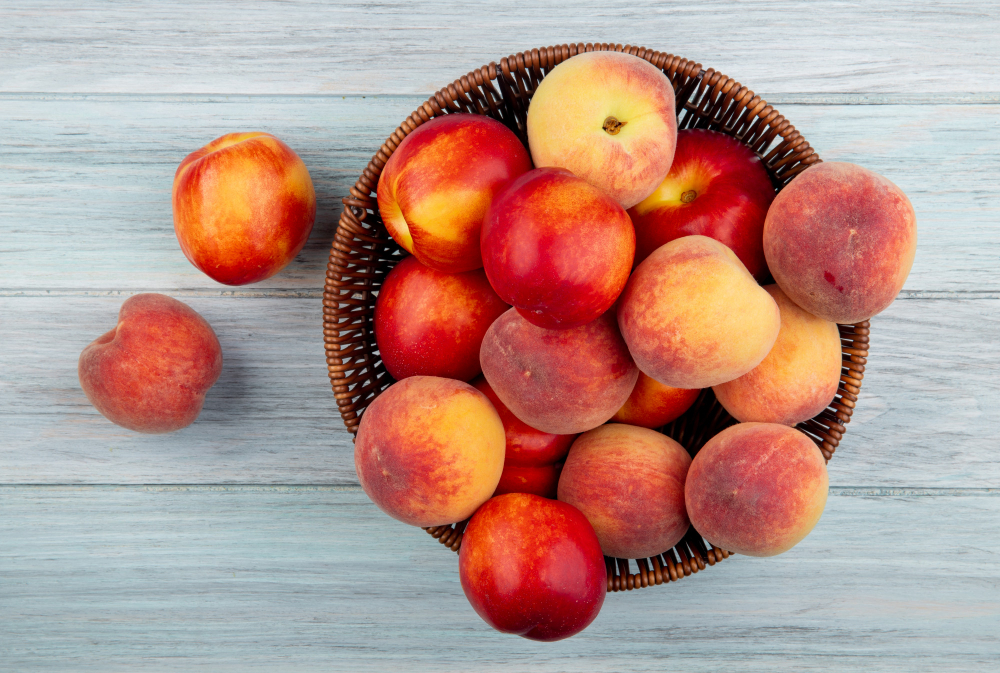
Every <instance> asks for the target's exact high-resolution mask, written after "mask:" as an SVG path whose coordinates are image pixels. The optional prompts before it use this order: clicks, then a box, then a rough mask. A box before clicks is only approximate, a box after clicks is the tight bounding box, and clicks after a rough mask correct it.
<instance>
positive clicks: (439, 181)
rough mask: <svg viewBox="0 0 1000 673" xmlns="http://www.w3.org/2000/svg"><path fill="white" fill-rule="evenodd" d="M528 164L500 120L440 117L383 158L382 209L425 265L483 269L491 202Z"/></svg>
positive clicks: (389, 223) (393, 230) (395, 233)
mask: <svg viewBox="0 0 1000 673" xmlns="http://www.w3.org/2000/svg"><path fill="white" fill-rule="evenodd" d="M530 169H531V158H530V157H529V156H528V151H527V150H526V149H525V148H524V145H522V144H521V141H520V140H518V139H517V136H516V135H514V133H513V132H512V131H510V129H508V128H507V127H506V126H504V125H503V124H501V123H500V122H498V121H496V120H495V119H491V118H490V117H487V116H485V115H474V114H448V115H444V116H441V117H435V118H434V119H431V120H430V121H428V122H425V123H424V124H422V125H421V126H419V127H417V128H416V129H415V130H414V131H413V132H412V133H410V134H409V135H408V136H406V138H404V139H403V141H402V142H401V143H399V147H397V148H396V150H395V151H394V152H393V153H392V156H390V157H389V160H388V161H387V162H386V163H385V168H383V169H382V175H381V176H379V180H378V188H377V190H376V193H377V196H378V209H379V213H380V214H381V215H382V221H383V222H385V227H386V229H388V231H389V234H390V235H391V236H392V237H393V239H395V241H396V242H397V243H399V245H401V246H402V247H403V248H404V249H405V250H406V251H407V252H410V253H411V254H413V255H415V256H416V258H417V259H419V260H420V261H421V262H422V263H423V264H425V265H427V266H429V267H431V268H432V269H437V270H439V271H447V272H449V273H457V272H460V271H471V270H472V269H478V268H479V267H481V266H482V265H483V260H482V256H481V255H480V253H479V229H480V227H481V226H482V224H483V215H484V214H485V213H486V209H487V208H488V207H489V205H490V201H491V200H492V199H493V197H494V195H495V194H496V193H497V192H498V191H500V190H501V189H503V188H504V187H505V186H506V185H507V183H509V182H510V181H511V180H513V179H514V178H516V177H517V176H519V175H521V174H522V173H524V172H526V171H528V170H530Z"/></svg>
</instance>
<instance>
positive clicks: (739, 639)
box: [0, 488, 1000, 673]
mask: <svg viewBox="0 0 1000 673" xmlns="http://www.w3.org/2000/svg"><path fill="white" fill-rule="evenodd" d="M958 512H961V516H959V515H957V513H958ZM0 540H3V543H2V544H0V568H2V569H3V582H2V583H0V657H2V658H0V661H2V664H0V668H4V669H5V670H11V671H28V670H30V671H101V672H102V673H110V672H113V671H134V670H140V669H141V670H144V671H145V670H152V671H201V670H212V671H258V670H261V671H263V670H266V671H296V672H297V673H302V672H305V671H319V670H323V671H351V672H354V671H384V670H386V669H387V668H392V669H394V670H406V671H434V672H441V671H505V670H531V671H540V672H545V671H567V672H568V671H587V672H590V671H663V670H684V671H692V672H697V671H712V672H714V671H719V670H722V669H723V668H724V667H735V668H738V669H739V670H750V671H831V670H836V671H866V672H869V671H894V672H895V671H930V670H934V671H973V670H990V669H991V667H992V666H994V665H995V664H996V662H997V660H998V658H1000V641H998V640H997V638H996V635H997V631H996V626H997V624H998V623H1000V575H998V571H997V557H998V554H1000V497H997V496H996V495H966V496H944V497H935V498H928V497H912V496H910V497H856V496H855V497H838V496H837V495H836V494H834V495H832V496H831V498H830V499H829V501H828V503H827V507H826V512H825V513H824V515H823V518H822V519H821V520H820V522H819V524H818V526H817V527H816V529H815V530H814V531H813V533H812V534H811V535H810V536H809V537H807V538H806V539H805V540H804V541H803V542H802V543H800V544H799V545H798V546H797V547H795V548H794V549H792V550H791V551H789V552H788V553H786V554H784V555H782V556H778V557H774V558H769V559H753V558H749V557H740V556H736V557H733V558H731V559H729V560H727V561H725V562H723V563H722V564H720V565H717V566H716V567H714V568H709V569H707V570H705V571H704V573H703V574H698V575H695V576H692V577H689V578H685V579H683V580H680V581H679V582H677V583H672V584H669V585H666V586H662V587H653V588H648V589H643V590H639V591H633V592H628V593H623V594H611V595H609V596H608V597H607V600H606V602H605V604H604V608H603V610H602V612H601V614H600V615H599V616H598V618H597V620H596V621H595V622H594V623H593V624H592V625H591V626H590V627H589V628H588V629H587V630H586V631H584V632H583V633H581V634H580V635H578V636H576V637H574V638H571V639H569V640H565V641H561V642H557V643H533V642H530V641H526V640H523V639H521V638H517V637H515V636H509V635H503V634H499V633H496V632H494V631H492V630H491V629H490V628H489V627H488V626H487V625H486V624H485V623H484V622H482V621H481V620H480V618H479V617H478V616H477V615H476V614H475V613H474V612H473V610H472V608H471V607H470V606H469V604H468V602H467V601H466V599H465V597H464V595H463V593H462V590H461V587H460V585H459V582H458V573H457V558H456V556H455V554H453V553H452V552H450V551H447V550H445V549H443V548H442V547H441V546H440V545H438V544H437V543H436V542H435V541H433V540H431V539H430V538H429V537H428V536H427V535H426V534H425V533H424V532H423V531H421V530H419V529H415V528H410V527H407V526H404V525H402V524H399V523H397V522H394V521H389V520H388V518H387V517H385V515H384V514H382V513H381V512H379V511H378V510H377V509H376V508H375V507H374V505H372V504H371V503H370V502H368V501H367V499H366V498H365V496H364V494H363V493H359V492H337V491H332V490H311V489H306V490H296V489H287V488H284V489H261V488H251V489H247V490H242V489H190V488H186V489H165V490H157V489H121V488H118V489H112V488H106V489H83V490H72V489H27V488H20V489H0Z"/></svg>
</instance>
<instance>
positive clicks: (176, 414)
mask: <svg viewBox="0 0 1000 673" xmlns="http://www.w3.org/2000/svg"><path fill="white" fill-rule="evenodd" d="M77 372H78V375H79V377H80V386H81V387H82V388H83V392H84V393H85V394H86V395H87V399H88V400H90V403H91V404H93V405H94V407H95V408H96V409H97V410H98V411H100V412H101V413H102V414H103V415H104V416H105V418H107V419H108V420H109V421H111V422H112V423H116V424H118V425H120V426H122V427H123V428H128V429H129V430H135V431H136V432H146V433H161V432H173V431H174V430H180V429H181V428H185V427H187V426H189V425H191V424H192V423H194V420H195V419H196V418H198V414H199V413H201V407H202V404H204V402H205V393H206V392H208V389H209V388H211V387H212V386H213V385H214V384H215V382H216V380H217V379H218V378H219V374H221V373H222V348H221V347H220V346H219V340H218V338H216V336H215V332H214V331H213V330H212V326H211V325H209V324H208V322H207V321H206V320H205V319H204V318H202V317H201V316H200V315H198V313H197V312H196V311H195V310H194V309H192V308H191V307H190V306H188V305H187V304H185V303H183V302H180V301H177V300H176V299H172V298H170V297H167V296H165V295H162V294H152V293H150V294H137V295H135V296H133V297H129V298H128V299H127V300H125V303H124V304H122V307H121V309H120V310H119V312H118V324H117V325H115V328H114V329H113V330H111V331H110V332H108V333H107V334H105V335H103V336H101V337H98V338H97V339H96V340H95V341H94V342H93V343H91V344H90V345H89V346H87V347H86V348H84V349H83V352H82V353H81V354H80V362H79V365H78V369H77Z"/></svg>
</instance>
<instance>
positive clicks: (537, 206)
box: [482, 168, 635, 329]
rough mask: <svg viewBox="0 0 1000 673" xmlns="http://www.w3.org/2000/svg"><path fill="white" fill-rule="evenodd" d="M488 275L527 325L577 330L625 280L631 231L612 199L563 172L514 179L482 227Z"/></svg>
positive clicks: (601, 310) (541, 172) (604, 306)
mask: <svg viewBox="0 0 1000 673" xmlns="http://www.w3.org/2000/svg"><path fill="white" fill-rule="evenodd" d="M482 253H483V264H484V268H485V270H486V276H487V277H488V278H489V279H490V284H492V285H493V287H494V288H496V291H497V293H498V294H499V295H500V297H501V298H502V299H503V300H504V301H506V302H507V303H508V304H510V305H512V306H514V307H515V308H517V310H518V311H519V312H520V313H521V315H523V316H524V317H525V318H526V319H527V320H528V321H530V322H532V323H534V324H535V325H538V326H539V327H547V328H550V329H559V328H568V327H576V326H578V325H583V324H585V323H588V322H590V321H592V320H594V319H596V318H597V317H598V316H600V315H601V314H603V313H604V312H605V311H607V310H608V309H609V308H611V305H612V304H614V302H615V299H617V298H618V295H619V294H620V293H621V291H622V288H623V287H625V283H626V281H628V276H629V272H630V270H631V268H632V256H633V255H634V253H635V231H634V230H633V228H632V222H631V221H630V220H629V218H628V214H627V213H626V212H625V209H624V208H622V207H621V206H620V205H618V203H616V202H615V201H614V200H613V199H612V198H611V197H609V196H608V195H607V194H605V193H604V192H602V191H601V190H599V189H597V188H596V187H594V186H592V185H590V184H588V183H587V182H585V181H584V180H581V179H580V178H578V177H576V176H574V175H573V174H572V173H570V172H569V171H566V170H563V169H560V168H539V169H536V170H533V171H530V172H528V173H525V174H524V175H522V176H521V177H519V178H517V179H516V180H514V181H513V182H511V184H510V185H509V186H508V187H507V188H506V189H505V190H504V191H503V192H501V193H500V194H498V195H497V197H496V198H495V199H494V200H493V203H492V204H491V205H490V208H489V211H487V213H486V219H485V220H484V221H483V229H482Z"/></svg>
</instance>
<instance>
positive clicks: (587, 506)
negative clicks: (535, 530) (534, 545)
mask: <svg viewBox="0 0 1000 673" xmlns="http://www.w3.org/2000/svg"><path fill="white" fill-rule="evenodd" d="M690 464H691V456H690V455H688V452H687V451H685V450H684V447H682V446H681V445H680V444H678V443H677V442H675V441H674V440H672V439H670V438H669V437H667V436H666V435H661V434H660V433H658V432H656V431H654V430H649V429H647V428H640V427H636V426H634V425H623V424H619V423H609V424H607V425H602V426H601V427H599V428H595V429H594V430H591V431H590V432H585V433H583V434H582V435H580V436H579V437H578V438H577V440H576V441H575V442H573V446H572V448H570V450H569V455H568V456H567V457H566V464H565V465H564V466H563V471H562V475H561V476H560V478H559V491H558V494H559V500H561V501H563V502H567V503H569V504H571V505H573V506H574V507H576V508H577V509H579V510H580V511H581V512H583V514H584V516H586V517H587V520H588V521H590V523H591V525H592V526H593V527H594V531H595V532H596V533H597V539H598V540H600V542H601V549H602V550H603V551H604V554H605V555H607V556H614V557H616V558H648V557H650V556H655V555H656V554H661V553H663V552H664V551H666V550H668V549H670V548H671V547H673V546H674V545H675V544H677V543H678V542H680V540H681V538H682V537H684V534H685V533H686V532H687V529H688V525H689V523H688V517H687V513H686V512H685V509H684V480H685V478H686V476H687V471H688V466H689V465H690Z"/></svg>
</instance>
